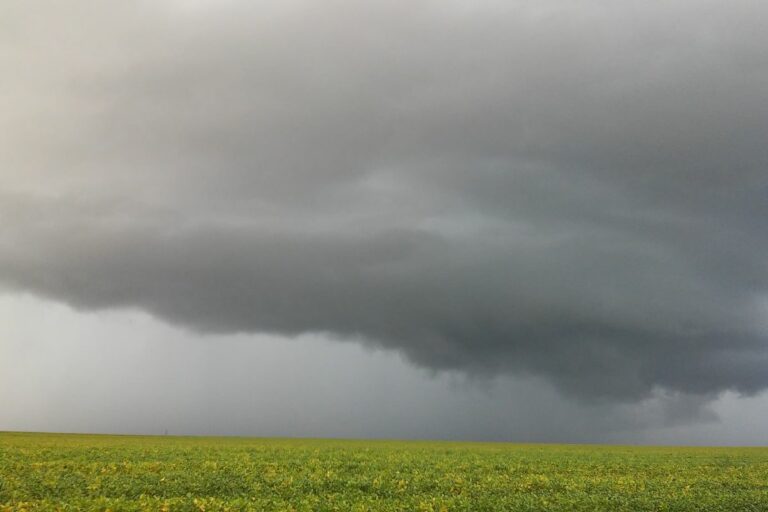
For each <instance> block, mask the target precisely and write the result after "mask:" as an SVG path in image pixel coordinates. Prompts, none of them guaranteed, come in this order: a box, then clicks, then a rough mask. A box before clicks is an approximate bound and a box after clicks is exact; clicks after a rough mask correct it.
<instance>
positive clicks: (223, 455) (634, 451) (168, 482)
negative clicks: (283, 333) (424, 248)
mask: <svg viewBox="0 0 768 512" xmlns="http://www.w3.org/2000/svg"><path fill="white" fill-rule="evenodd" d="M20 510H112V511H118V510H190V511H215V510H295V511H299V510H415V511H420V510H421V511H445V510H448V511H455V510H464V511H472V512H478V511H484V510H488V511H497V510H531V511H533V510H536V511H539V510H568V511H577V510H585V511H586V510H589V511H593V510H627V511H643V510H670V511H672V510H707V511H712V510H735V511H736V510H737V511H751V510H768V449H762V448H646V447H623V446H567V445H515V444H491V443H487V444H484V443H443V442H398V441H334V440H284V439H238V438H184V437H133V436H86V435H48V434H16V433H0V511H20Z"/></svg>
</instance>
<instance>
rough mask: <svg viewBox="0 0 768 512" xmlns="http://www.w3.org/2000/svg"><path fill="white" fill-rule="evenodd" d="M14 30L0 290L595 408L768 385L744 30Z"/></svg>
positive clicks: (396, 21) (556, 12) (235, 20)
mask: <svg viewBox="0 0 768 512" xmlns="http://www.w3.org/2000/svg"><path fill="white" fill-rule="evenodd" d="M4 9H5V10H6V14H4V16H3V18H4V19H3V21H0V24H2V30H1V31H0V75H2V77H3V78H2V81H0V110H2V112H3V115H2V117H0V131H1V132H2V133H3V137H2V138H1V139H0V180H1V181H0V183H2V190H1V191H0V229H1V230H2V238H0V282H2V283H3V284H4V286H6V287H9V288H11V289H17V290H24V291H29V292H32V293H36V294H39V295H43V296H47V297H52V298H55V299H57V300H61V301H64V302H67V303H69V304H72V305H75V306H77V307H81V308H86V309H103V308H117V307H129V308H138V309H141V310H144V311H146V312H148V313H150V314H152V315H155V316H157V317H160V318H163V319H165V320H167V321H170V322H173V323H175V324H178V325H183V326H186V327H188V328H191V329H195V330H198V331H201V332H222V333H228V332H273V333H283V334H300V333H306V332H325V333H330V334H332V335H334V336H336V337H339V338H345V339H351V340H357V341H359V342H362V343H369V344H375V345H377V346H380V347H386V348H390V349H393V350H397V351H400V352H401V353H403V354H405V355H406V356H407V357H408V358H409V359H410V360H411V361H413V362H415V363H417V364H419V365H423V366H426V367H429V368H434V369H438V370H439V369H456V370H461V371H465V372H468V373H472V374H481V375H486V374H504V373H524V374H534V375H537V376H541V377H544V378H546V379H548V380H550V381H551V382H552V383H554V384H555V385H556V386H557V387H558V388H559V389H560V390H561V391H563V392H565V393H567V394H570V395H574V396H577V397H580V398H583V399H588V400H621V401H625V400H639V399H642V398H646V397H649V396H651V394H652V393H653V392H654V391H655V390H658V389H665V390H668V391H670V392H673V393H683V394H691V395H696V396H703V397H709V396H715V395H716V394H717V393H719V392H722V391H725V390H734V391H738V392H742V393H754V392H757V391H759V390H762V389H764V388H766V387H768V374H766V372H765V370H764V369H765V365H766V363H768V344H767V343H768V322H766V313H767V312H768V272H766V271H767V270H768V268H767V265H766V258H765V255H766V254H768V236H767V235H766V231H765V226H764V224H765V221H764V219H765V218H768V217H767V216H768V172H767V171H766V169H768V151H767V150H766V145H765V134H766V133H768V94H766V92H765V91H767V90H768V57H766V53H765V51H764V48H765V47H766V45H767V44H768V36H766V34H768V32H766V31H765V30H763V28H764V27H762V26H761V25H762V22H761V20H763V19H765V16H766V15H768V8H767V7H765V6H764V5H762V4H761V3H760V2H751V1H736V2H730V3H728V4H724V3H720V2H703V3H702V2H692V1H673V2H645V3H643V5H637V6H628V5H623V4H619V3H617V4H610V5H606V4H605V3H602V2H591V1H585V2H569V3H561V2H556V1H554V0H552V1H550V0H546V1H538V2H488V3H485V4H483V5H482V6H477V5H473V4H471V3H470V2H461V1H451V2H436V1H434V2H432V1H425V2H409V3H405V2H378V1H376V2H367V3H365V4H362V3H358V2H347V1H332V2H324V3H323V5H322V6H320V5H313V4H312V3H311V2H303V1H291V2H267V3H263V2H262V3H259V4H254V3H251V2H234V1H233V2H224V3H216V2H182V1H177V2H131V3H126V4H120V5H115V4H112V5H106V4H104V3H100V2H89V1H85V0H82V1H78V2H70V3H68V4H67V5H66V6H64V5H57V4H53V3H43V2H39V3H35V2H22V1H18V2H17V1H11V2H9V3H8V5H6V6H4Z"/></svg>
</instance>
